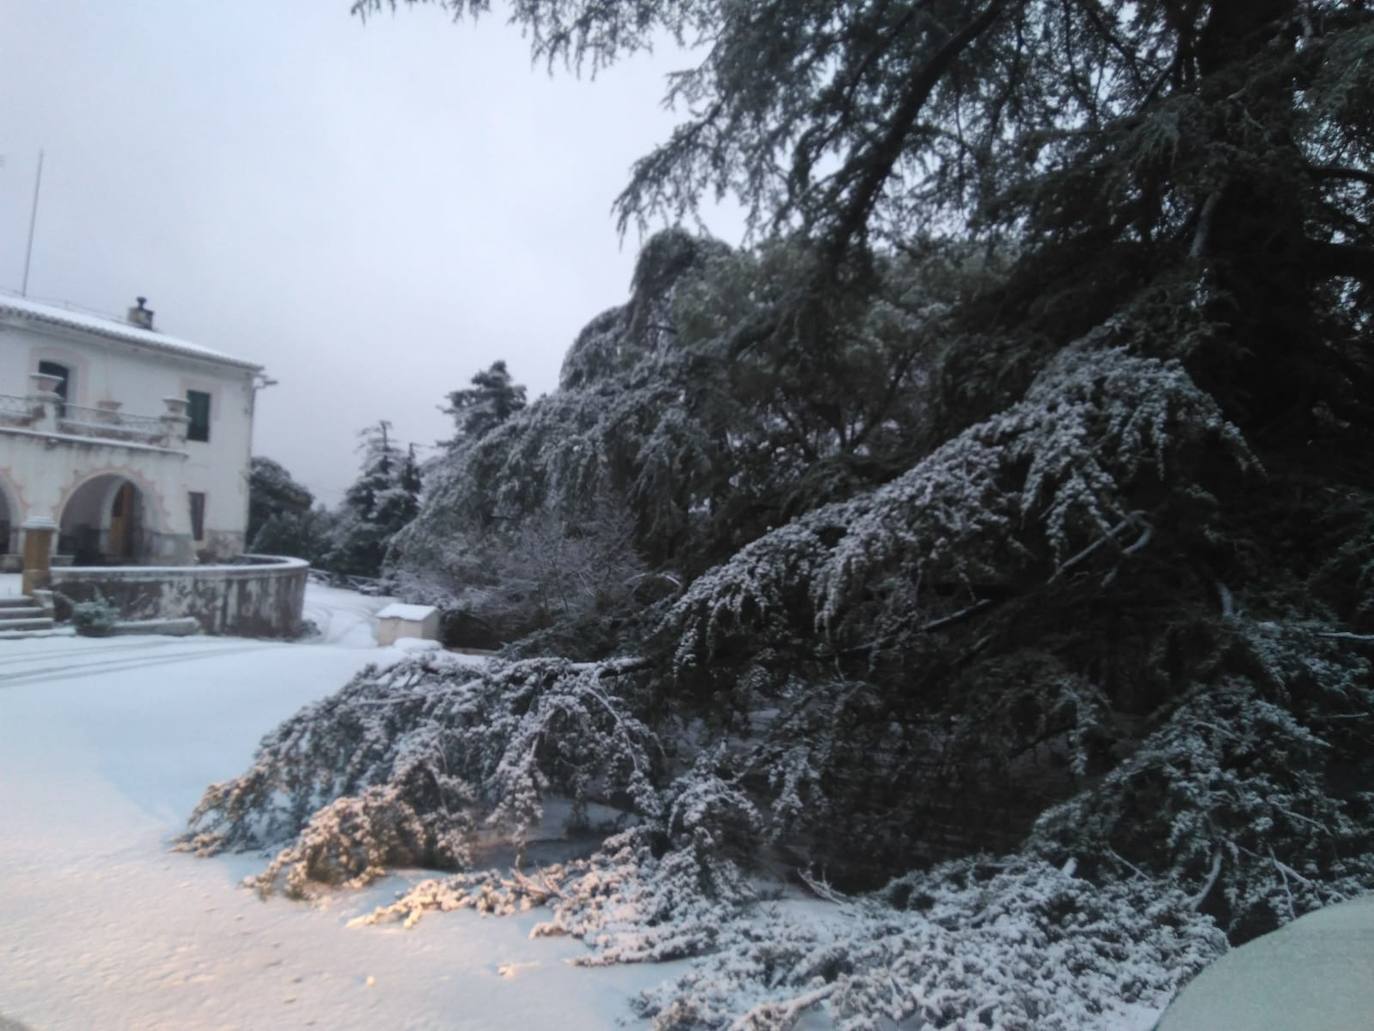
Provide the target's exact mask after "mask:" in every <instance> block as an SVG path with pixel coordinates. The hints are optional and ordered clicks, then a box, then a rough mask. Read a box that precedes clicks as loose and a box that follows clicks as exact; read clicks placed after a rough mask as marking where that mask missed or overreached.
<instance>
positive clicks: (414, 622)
mask: <svg viewBox="0 0 1374 1031" xmlns="http://www.w3.org/2000/svg"><path fill="white" fill-rule="evenodd" d="M402 637H418V638H419V639H420V640H422V641H437V640H438V639H439V610H438V609H437V608H435V607H434V606H433V605H402V604H401V603H400V602H393V603H392V604H390V605H388V606H387V607H386V608H384V609H382V610H381V611H380V612H378V613H377V643H378V644H380V645H382V646H383V647H385V646H386V645H389V644H395V643H396V642H397V641H398V640H400V639H401V638H402Z"/></svg>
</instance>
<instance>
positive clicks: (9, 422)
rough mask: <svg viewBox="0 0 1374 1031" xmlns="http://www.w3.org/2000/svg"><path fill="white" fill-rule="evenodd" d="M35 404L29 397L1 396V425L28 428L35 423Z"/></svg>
mask: <svg viewBox="0 0 1374 1031" xmlns="http://www.w3.org/2000/svg"><path fill="white" fill-rule="evenodd" d="M33 417H34V416H33V402H32V401H31V400H29V399H28V398H27V397H15V396H14V395H12V394H0V423H3V424H4V425H6V426H26V425H28V424H29V423H30V422H32V421H33Z"/></svg>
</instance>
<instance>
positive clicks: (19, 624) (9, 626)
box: [0, 616, 52, 634]
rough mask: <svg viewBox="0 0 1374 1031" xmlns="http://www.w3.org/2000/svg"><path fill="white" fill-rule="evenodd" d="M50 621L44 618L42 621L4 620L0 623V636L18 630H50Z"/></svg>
mask: <svg viewBox="0 0 1374 1031" xmlns="http://www.w3.org/2000/svg"><path fill="white" fill-rule="evenodd" d="M51 629H52V620H51V619H48V618H47V617H46V616H45V617H43V618H42V619H6V620H4V621H0V634H8V633H9V632H10V631H12V630H13V631H18V630H51Z"/></svg>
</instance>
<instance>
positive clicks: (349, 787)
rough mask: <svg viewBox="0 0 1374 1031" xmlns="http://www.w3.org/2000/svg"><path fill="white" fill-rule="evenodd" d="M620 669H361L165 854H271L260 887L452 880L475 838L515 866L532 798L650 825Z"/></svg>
mask: <svg viewBox="0 0 1374 1031" xmlns="http://www.w3.org/2000/svg"><path fill="white" fill-rule="evenodd" d="M633 675H634V667H633V665H632V664H627V663H600V664H587V665H581V666H579V665H575V664H573V663H569V662H566V661H564V660H555V659H543V660H528V661H524V662H516V663H511V664H509V665H497V666H493V667H491V668H490V669H473V668H472V667H470V666H466V665H463V664H461V663H459V662H457V661H455V660H453V659H451V658H449V657H447V656H443V655H438V656H436V655H433V654H429V653H426V654H425V655H422V656H419V657H415V658H411V659H409V660H407V661H405V662H402V663H400V664H398V665H397V666H394V667H392V668H390V669H388V670H383V671H379V670H377V669H374V668H369V669H367V670H364V671H363V672H362V673H360V674H359V675H358V676H357V677H355V678H354V680H353V681H352V682H351V683H350V684H349V685H348V686H346V687H345V688H344V689H343V690H342V691H340V692H339V693H338V694H336V695H333V696H331V697H330V698H326V699H324V700H323V701H320V702H316V703H315V704H313V705H310V706H307V707H306V708H305V709H303V710H302V711H301V712H299V713H297V714H296V715H295V716H293V717H292V718H291V719H289V720H287V721H286V722H285V723H283V724H282V725H281V726H280V727H278V728H277V729H276V730H275V731H274V732H273V733H271V734H269V735H268V736H267V737H266V738H264V739H263V742H262V743H261V745H260V746H259V748H258V751H257V754H256V756H255V759H254V763H253V765H252V767H250V768H249V770H248V771H247V772H245V773H244V774H243V775H242V776H239V777H237V778H235V779H233V780H231V781H226V782H224V783H220V784H213V785H211V786H210V787H209V788H208V789H207V790H206V792H205V795H204V797H203V798H202V799H201V801H200V804H199V805H198V806H197V807H196V809H195V811H194V813H193V814H192V816H191V820H190V827H189V829H188V831H187V833H186V834H185V835H184V836H183V837H182V838H181V839H180V842H179V847H181V848H183V849H187V850H192V851H195V852H197V853H199V854H202V855H211V854H214V853H216V852H220V851H223V850H225V849H240V850H242V849H267V848H277V849H280V852H279V853H278V855H277V858H276V859H275V860H274V861H273V862H272V864H271V865H270V866H269V867H268V869H267V871H266V872H265V873H264V874H263V875H262V876H260V877H259V878H257V885H258V887H259V888H260V890H262V891H264V892H270V891H272V890H274V889H276V888H278V887H282V886H283V885H284V887H285V888H286V889H287V890H288V891H289V892H291V893H293V894H302V893H305V892H306V891H307V890H308V888H309V882H310V881H311V880H316V881H323V882H326V883H340V882H354V883H358V882H363V881H366V880H369V879H371V878H372V877H374V876H375V875H377V874H378V873H380V872H382V871H383V870H384V869H385V868H386V867H388V866H395V865H402V864H405V865H422V866H430V867H434V868H437V869H454V868H457V867H461V866H462V865H464V864H465V863H466V862H467V861H468V858H469V857H470V854H471V849H472V847H473V846H474V844H475V843H476V836H477V833H478V831H479V830H482V829H489V830H490V831H492V832H493V833H498V834H500V835H502V836H504V837H507V838H509V839H510V840H511V841H513V842H514V844H515V846H516V848H517V853H518V852H519V851H521V850H522V849H523V845H524V842H525V840H526V837H527V835H528V833H529V831H530V829H531V828H532V827H534V826H535V825H536V824H537V823H538V822H539V820H540V818H541V816H542V813H543V800H544V798H545V796H546V795H548V794H557V795H560V796H563V797H567V798H570V799H571V800H572V802H573V806H574V815H577V814H578V813H579V812H581V810H582V809H583V808H584V807H585V805H586V803H587V802H588V801H590V800H593V799H601V800H610V801H613V802H616V803H619V804H622V805H625V806H626V807H627V808H628V807H631V806H633V807H634V808H636V809H638V810H639V811H641V812H644V813H648V814H652V813H654V812H655V811H656V807H657V805H658V798H657V795H656V794H655V793H654V791H653V789H652V786H651V775H652V772H653V769H654V767H655V765H656V764H657V763H658V762H659V750H658V744H657V739H656V738H655V735H654V734H653V732H652V731H650V730H649V728H648V727H647V726H646V725H645V724H644V723H643V722H641V720H640V719H639V718H638V717H637V716H635V714H634V713H633V711H632V710H631V708H630V707H629V706H628V705H627V704H626V702H625V700H624V699H625V693H624V692H623V691H621V690H616V689H614V688H611V687H610V686H608V685H610V684H612V683H614V682H615V681H616V680H618V679H621V678H623V677H632V676H633Z"/></svg>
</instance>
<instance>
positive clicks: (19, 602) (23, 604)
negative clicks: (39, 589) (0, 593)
mask: <svg viewBox="0 0 1374 1031" xmlns="http://www.w3.org/2000/svg"><path fill="white" fill-rule="evenodd" d="M32 604H33V599H32V598H30V597H29V596H28V595H27V594H11V595H7V596H6V597H3V598H0V609H13V608H27V607H28V606H30V605H32Z"/></svg>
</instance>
